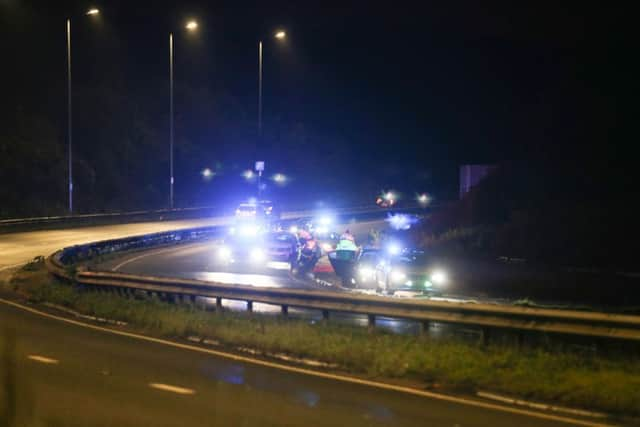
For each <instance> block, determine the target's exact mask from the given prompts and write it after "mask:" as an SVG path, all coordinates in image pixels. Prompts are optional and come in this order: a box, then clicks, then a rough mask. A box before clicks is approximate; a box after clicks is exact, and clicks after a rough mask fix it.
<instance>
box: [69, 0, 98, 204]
mask: <svg viewBox="0 0 640 427" xmlns="http://www.w3.org/2000/svg"><path fill="white" fill-rule="evenodd" d="M99 13H100V10H98V9H96V8H92V9H89V10H88V11H87V12H86V15H89V16H94V15H98V14H99ZM71 87H72V79H71V18H68V19H67V139H68V143H67V161H68V165H67V173H68V177H67V180H68V191H69V215H71V214H73V109H72V102H71V99H72V97H71Z"/></svg>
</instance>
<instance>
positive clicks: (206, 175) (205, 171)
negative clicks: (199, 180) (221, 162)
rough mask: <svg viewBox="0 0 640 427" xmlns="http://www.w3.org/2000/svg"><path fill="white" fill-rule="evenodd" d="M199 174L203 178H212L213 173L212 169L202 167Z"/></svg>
mask: <svg viewBox="0 0 640 427" xmlns="http://www.w3.org/2000/svg"><path fill="white" fill-rule="evenodd" d="M201 174H202V177H203V178H204V179H211V178H213V175H215V174H214V173H213V171H212V170H211V169H209V168H204V169H203V170H202V172H201Z"/></svg>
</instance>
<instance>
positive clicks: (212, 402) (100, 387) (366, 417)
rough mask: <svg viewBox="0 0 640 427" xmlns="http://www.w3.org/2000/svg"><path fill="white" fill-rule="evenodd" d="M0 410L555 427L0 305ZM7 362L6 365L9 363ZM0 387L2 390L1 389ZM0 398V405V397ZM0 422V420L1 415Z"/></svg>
mask: <svg viewBox="0 0 640 427" xmlns="http://www.w3.org/2000/svg"><path fill="white" fill-rule="evenodd" d="M0 323H1V324H2V325H3V330H4V333H3V334H2V335H0V343H2V342H3V341H4V343H6V342H9V341H10V340H9V338H8V337H9V336H15V337H17V345H16V346H15V349H14V350H13V351H10V352H9V354H10V353H11V352H13V353H14V356H15V359H13V360H14V361H15V362H14V363H15V366H16V368H15V369H13V370H11V371H10V372H11V373H12V375H9V376H7V372H4V371H6V370H5V368H6V366H7V364H9V365H11V362H6V360H7V358H6V354H7V352H6V348H7V346H6V344H5V345H0V348H4V352H5V354H4V356H5V357H3V358H2V360H4V361H5V362H4V363H3V364H2V366H0V374H1V375H0V381H3V380H4V381H5V384H2V387H0V391H2V390H4V393H1V392H0V399H3V400H4V402H3V401H0V410H2V409H1V408H3V404H4V403H6V402H10V401H11V398H7V395H8V394H9V395H10V397H11V396H14V394H13V393H9V392H10V390H11V389H12V387H11V386H10V383H11V379H12V378H14V379H15V381H16V383H17V392H16V393H15V396H16V397H17V408H18V415H17V416H18V418H17V419H16V423H15V425H20V426H25V427H28V426H31V425H34V426H35V425H48V426H54V425H55V426H63V425H64V426H69V427H75V426H78V427H79V426H119V427H126V426H194V427H195V426H236V425H237V426H288V425H290V426H388V425H393V426H411V427H415V426H451V427H453V426H458V427H466V426H519V427H526V426H555V425H558V426H559V425H567V424H565V423H560V422H558V421H553V420H550V419H540V418H534V417H531V416H528V415H524V414H517V413H510V412H504V411H500V410H496V409H487V408H483V407H477V406H471V405H467V404H461V403H454V402H450V401H444V400H439V399H434V398H426V397H419V396H414V395H409V394H405V393H401V392H397V391H391V390H383V389H379V388H374V387H370V386H364V385H357V384H351V383H346V382H341V381H337V380H331V379H325V378H317V377H312V376H307V375H302V374H298V373H292V372H287V371H282V370H279V369H273V368H266V367H263V366H258V365H254V364H247V363H241V362H237V361H233V360H229V359H226V358H221V357H217V356H214V355H211V354H206V353H201V352H197V351H193V350H188V349H183V348H176V347H172V346H169V345H166V344H161V343H155V342H148V341H143V340H140V339H137V338H133V337H126V336H120V335H115V334H111V333H108V332H104V331H98V330H92V329H88V328H85V327H81V326H78V325H74V324H68V323H66V322H62V321H60V320H56V319H50V318H44V317H41V316H40V315H37V314H34V313H30V312H27V311H24V310H22V309H19V308H16V307H13V306H9V305H7V304H5V303H4V302H0ZM9 360H12V359H9ZM7 380H9V382H8V383H7V382H6V381H7ZM3 396H4V397H3ZM5 416H6V414H5Z"/></svg>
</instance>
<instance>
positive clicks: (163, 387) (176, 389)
mask: <svg viewBox="0 0 640 427" xmlns="http://www.w3.org/2000/svg"><path fill="white" fill-rule="evenodd" d="M149 387H151V388H155V389H157V390H162V391H169V392H171V393H176V394H196V391H195V390H192V389H190V388H184V387H177V386H175V385H169V384H161V383H149Z"/></svg>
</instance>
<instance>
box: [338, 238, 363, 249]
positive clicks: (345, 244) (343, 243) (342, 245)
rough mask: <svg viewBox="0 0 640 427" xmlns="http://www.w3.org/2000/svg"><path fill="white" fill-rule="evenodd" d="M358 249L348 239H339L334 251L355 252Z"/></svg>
mask: <svg viewBox="0 0 640 427" xmlns="http://www.w3.org/2000/svg"><path fill="white" fill-rule="evenodd" d="M357 250H358V247H357V246H356V244H355V243H354V242H353V241H351V240H348V239H340V241H339V242H338V244H337V245H336V251H357Z"/></svg>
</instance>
